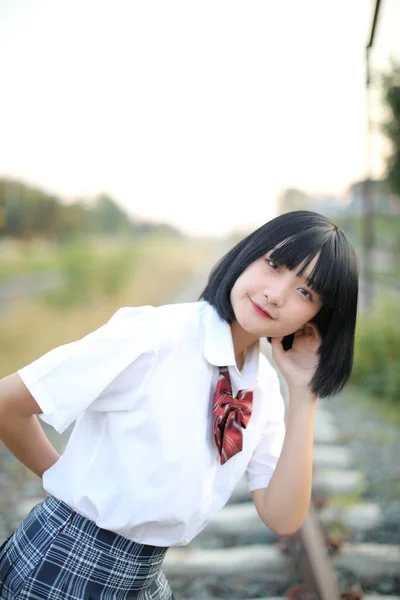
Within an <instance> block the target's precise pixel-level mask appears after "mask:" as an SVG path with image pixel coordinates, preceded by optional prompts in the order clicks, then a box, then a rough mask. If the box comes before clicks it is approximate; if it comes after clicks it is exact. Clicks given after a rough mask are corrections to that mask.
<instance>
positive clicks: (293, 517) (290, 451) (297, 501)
mask: <svg viewBox="0 0 400 600" xmlns="http://www.w3.org/2000/svg"><path fill="white" fill-rule="evenodd" d="M281 341H282V340H281V339H278V338H275V339H273V340H272V354H273V358H274V360H275V362H276V364H277V366H278V368H279V370H280V371H281V373H282V375H283V376H284V378H285V380H286V383H287V385H288V389H289V409H288V414H287V418H286V435H285V440H284V442H283V446H282V451H281V454H280V457H279V459H278V462H277V465H276V468H275V471H274V473H273V475H272V477H271V481H270V483H269V485H268V487H267V488H263V489H260V490H254V491H253V492H252V495H253V499H254V503H255V505H256V508H257V511H258V514H259V515H260V518H261V519H262V521H263V522H264V523H265V525H266V526H267V527H268V528H269V529H271V530H272V531H275V532H276V533H278V534H279V535H291V534H292V533H294V532H295V531H297V530H298V529H300V527H301V526H302V524H303V521H304V519H305V517H306V515H307V511H308V507H309V504H310V498H311V487H312V468H313V441H314V417H315V409H316V404H317V397H316V396H315V395H314V394H313V393H312V392H311V390H310V383H311V380H312V378H313V376H314V373H315V371H316V369H317V367H318V361H319V355H318V348H319V346H320V344H321V337H320V335H319V333H318V330H317V328H316V327H315V325H314V324H312V323H307V324H306V325H305V326H304V327H303V328H302V329H300V330H299V331H297V332H296V333H295V335H294V341H293V345H292V348H291V349H290V350H288V351H287V352H285V351H284V349H283V347H282V344H281Z"/></svg>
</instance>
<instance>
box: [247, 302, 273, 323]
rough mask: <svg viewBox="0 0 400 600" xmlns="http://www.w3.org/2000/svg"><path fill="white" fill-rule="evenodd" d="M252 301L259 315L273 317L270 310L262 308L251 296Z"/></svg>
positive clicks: (265, 317) (267, 317) (266, 317)
mask: <svg viewBox="0 0 400 600" xmlns="http://www.w3.org/2000/svg"><path fill="white" fill-rule="evenodd" d="M250 302H251V303H252V305H253V308H254V310H255V311H256V313H257V314H258V315H260V316H261V317H264V319H273V317H272V316H271V315H270V314H269V312H268V311H267V310H264V309H263V308H261V306H259V305H258V304H256V303H255V302H253V300H252V299H251V298H250Z"/></svg>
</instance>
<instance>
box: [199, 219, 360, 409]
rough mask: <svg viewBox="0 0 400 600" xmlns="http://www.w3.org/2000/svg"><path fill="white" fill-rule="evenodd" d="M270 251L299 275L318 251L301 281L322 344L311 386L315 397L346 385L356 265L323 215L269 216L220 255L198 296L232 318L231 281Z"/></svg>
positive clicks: (343, 239)
mask: <svg viewBox="0 0 400 600" xmlns="http://www.w3.org/2000/svg"><path fill="white" fill-rule="evenodd" d="M270 250H273V252H272V253H271V255H270V256H271V259H272V260H274V261H275V262H276V263H277V264H279V265H283V266H285V267H287V268H288V269H291V270H293V269H296V268H297V267H299V271H298V274H299V275H301V274H302V273H303V272H304V270H305V269H306V267H307V265H309V264H310V262H311V261H312V259H313V258H314V257H315V256H316V255H317V254H318V253H319V257H318V261H317V263H316V265H315V267H314V269H313V271H312V273H311V275H310V278H309V279H308V282H307V283H308V285H309V286H310V287H311V288H312V289H313V290H314V291H315V292H316V293H317V294H319V296H320V297H321V299H322V302H323V306H322V308H321V310H320V311H319V312H318V314H317V315H316V316H315V317H314V319H313V323H315V325H316V326H317V328H318V330H319V332H320V334H321V337H322V343H321V346H320V348H319V355H320V359H319V365H318V368H317V371H316V373H315V375H314V377H313V379H312V381H311V389H312V391H313V392H314V393H315V394H317V395H318V396H320V397H321V398H323V397H326V396H331V395H333V394H336V393H338V392H339V391H340V390H341V389H342V388H343V387H344V385H345V384H346V382H347V380H348V379H349V377H350V374H351V370H352V366H353V355H354V334H355V327H356V317H357V297H358V269H357V259H356V255H355V252H354V250H353V248H352V247H351V245H350V243H349V242H348V240H347V238H346V236H345V234H344V233H343V231H341V230H340V229H338V228H337V227H336V225H334V224H333V223H332V222H331V221H330V220H329V219H327V218H326V217H324V216H322V215H319V214H317V213H314V212H310V211H305V210H299V211H294V212H289V213H286V214H283V215H280V216H279V217H276V218H275V219H273V220H272V221H269V222H268V223H266V224H265V225H263V226H262V227H260V228H259V229H257V230H256V231H254V232H253V233H251V234H250V235H248V236H247V237H246V238H244V239H243V240H241V241H240V242H239V243H238V244H237V245H236V246H234V247H233V248H232V249H231V250H230V251H229V252H228V253H227V254H226V255H225V256H224V257H222V259H221V260H220V261H219V262H218V263H217V264H216V266H215V267H214V269H213V270H212V272H211V274H210V277H209V280H208V283H207V286H206V287H205V289H204V291H203V292H202V294H201V296H200V298H201V299H204V300H206V301H207V302H208V303H209V304H211V305H212V306H214V308H215V309H216V310H217V312H218V314H219V316H220V317H221V318H222V319H223V320H224V321H227V322H228V323H232V321H233V320H234V319H235V315H234V312H233V309H232V305H231V301H230V294H231V290H232V287H233V285H234V283H235V282H236V280H237V279H238V277H239V275H241V273H242V272H243V271H244V270H245V269H246V268H247V267H248V266H249V265H250V264H251V263H252V262H253V261H255V260H256V259H258V258H260V257H261V256H263V255H264V254H266V253H267V252H269V251H270ZM293 333H294V332H293ZM292 340H293V335H292V336H286V338H285V339H284V340H283V346H284V348H285V349H287V348H288V347H290V346H291V343H292Z"/></svg>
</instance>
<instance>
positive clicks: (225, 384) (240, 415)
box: [213, 367, 253, 465]
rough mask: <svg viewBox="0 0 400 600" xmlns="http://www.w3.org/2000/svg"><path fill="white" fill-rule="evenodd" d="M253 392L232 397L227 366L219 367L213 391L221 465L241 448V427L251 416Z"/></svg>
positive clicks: (215, 437)
mask: <svg viewBox="0 0 400 600" xmlns="http://www.w3.org/2000/svg"><path fill="white" fill-rule="evenodd" d="M252 404H253V392H245V391H239V392H238V395H237V396H236V398H233V397H232V386H231V378H230V376H229V370H228V367H219V379H218V383H217V387H216V389H215V393H214V405H213V413H214V417H215V421H214V439H215V443H216V445H217V448H218V452H219V455H220V457H221V465H223V464H225V463H226V461H227V460H229V459H230V458H232V456H234V454H236V453H237V452H240V451H241V450H242V448H243V433H242V427H243V429H246V426H247V424H248V422H249V419H250V417H251V408H252Z"/></svg>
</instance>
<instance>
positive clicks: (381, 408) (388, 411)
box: [342, 385, 400, 443]
mask: <svg viewBox="0 0 400 600" xmlns="http://www.w3.org/2000/svg"><path fill="white" fill-rule="evenodd" d="M342 396H343V398H344V399H347V398H348V401H349V402H351V403H352V404H356V405H357V404H358V405H361V406H365V407H366V408H368V409H369V410H371V412H373V413H375V414H376V416H377V417H379V418H380V419H382V420H383V421H386V422H387V423H391V424H392V425H400V406H399V403H398V402H397V403H396V402H393V401H391V400H388V399H385V398H382V396H375V395H373V394H371V393H368V391H366V390H365V389H363V388H361V387H358V386H356V385H348V386H347V387H346V388H345V390H344V391H343V392H342ZM376 441H377V442H380V443H385V442H386V443H392V442H393V441H394V440H391V439H388V438H387V433H386V434H385V437H384V438H382V436H381V435H380V432H379V429H377V431H376Z"/></svg>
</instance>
